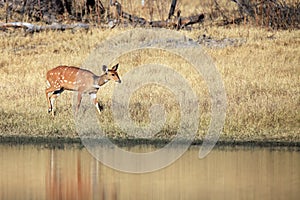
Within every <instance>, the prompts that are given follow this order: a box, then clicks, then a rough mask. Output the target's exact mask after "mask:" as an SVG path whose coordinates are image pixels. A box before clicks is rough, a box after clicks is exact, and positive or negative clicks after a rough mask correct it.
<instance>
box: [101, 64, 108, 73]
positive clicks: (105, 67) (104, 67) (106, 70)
mask: <svg viewBox="0 0 300 200" xmlns="http://www.w3.org/2000/svg"><path fill="white" fill-rule="evenodd" d="M102 70H103V71H104V72H105V73H107V72H108V68H107V66H106V65H103V66H102Z"/></svg>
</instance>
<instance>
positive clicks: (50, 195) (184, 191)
mask: <svg viewBox="0 0 300 200" xmlns="http://www.w3.org/2000/svg"><path fill="white" fill-rule="evenodd" d="M133 150H134V151H138V152H139V151H140V152H145V151H151V150H153V148H152V147H149V146H138V147H134V148H133ZM198 150H199V148H198V147H192V148H190V150H189V151H187V152H186V153H185V154H184V155H183V156H182V157H181V158H180V159H179V160H177V161H176V162H175V163H173V164H172V165H170V166H168V167H166V168H164V169H162V170H159V171H156V172H152V173H146V174H129V173H123V172H119V171H115V170H113V169H111V168H109V167H106V166H104V165H102V164H101V163H99V162H97V161H96V160H95V159H94V158H93V157H92V156H91V155H90V154H89V153H88V151H87V150H86V149H85V148H81V149H80V148H77V147H72V146H69V147H65V148H63V149H58V148H55V149H53V148H45V147H42V146H33V145H22V146H10V145H0V161H1V164H0V199H3V200H10V199H12V200H18V199H22V200H23V199H24V200H25V199H39V200H41V199H51V200H52V199H72V200H75V199H86V200H89V199H112V200H114V199H130V200H131V199H155V200H156V199H174V200H176V199H184V200H185V199H188V200H193V199H284V200H286V199H299V196H300V152H299V151H295V150H286V149H275V150H274V149H273V150H272V149H270V148H215V149H214V150H213V151H212V152H211V153H210V154H209V155H208V156H207V157H206V158H204V159H202V160H200V159H198V157H197V156H198Z"/></svg>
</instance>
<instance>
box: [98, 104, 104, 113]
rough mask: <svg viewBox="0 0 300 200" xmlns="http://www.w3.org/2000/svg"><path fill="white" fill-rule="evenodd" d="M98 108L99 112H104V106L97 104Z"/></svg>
mask: <svg viewBox="0 0 300 200" xmlns="http://www.w3.org/2000/svg"><path fill="white" fill-rule="evenodd" d="M98 108H99V111H100V112H101V111H103V110H104V106H103V105H100V104H98Z"/></svg>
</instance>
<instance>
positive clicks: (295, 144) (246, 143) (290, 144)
mask: <svg viewBox="0 0 300 200" xmlns="http://www.w3.org/2000/svg"><path fill="white" fill-rule="evenodd" d="M109 139H110V140H111V141H112V142H113V143H114V144H116V145H118V146H126V147H130V146H136V145H153V146H156V147H162V146H164V145H167V144H168V143H169V142H170V141H171V140H168V139H159V138H157V139H152V138H151V139H145V138H132V139H130V138H124V139H122V138H118V139H114V138H109ZM202 142H203V140H201V139H195V140H193V142H192V144H191V146H200V145H202ZM3 144H8V145H46V146H49V147H62V146H65V145H79V146H81V147H84V145H83V143H82V141H81V138H80V137H75V138H71V137H43V136H37V137H34V136H0V145H3ZM216 146H217V147H282V148H297V149H298V148H299V150H300V141H279V140H265V141H261V140H230V141H229V140H218V142H217V143H216Z"/></svg>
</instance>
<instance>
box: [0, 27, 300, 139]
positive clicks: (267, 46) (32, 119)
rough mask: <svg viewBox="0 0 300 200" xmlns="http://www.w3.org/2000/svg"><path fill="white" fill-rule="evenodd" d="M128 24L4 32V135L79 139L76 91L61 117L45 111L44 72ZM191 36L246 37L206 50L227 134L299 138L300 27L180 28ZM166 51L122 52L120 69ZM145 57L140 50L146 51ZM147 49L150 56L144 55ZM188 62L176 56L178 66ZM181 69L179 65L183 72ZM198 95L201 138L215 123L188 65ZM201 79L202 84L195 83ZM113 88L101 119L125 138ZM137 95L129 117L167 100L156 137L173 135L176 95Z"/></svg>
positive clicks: (79, 57) (142, 116) (139, 117)
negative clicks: (219, 86)
mask: <svg viewBox="0 0 300 200" xmlns="http://www.w3.org/2000/svg"><path fill="white" fill-rule="evenodd" d="M122 31H123V30H118V29H115V30H105V31H103V30H91V31H89V32H76V33H71V32H63V33H61V32H43V33H39V34H34V35H31V36H25V35H24V34H23V33H22V32H17V31H15V32H13V33H3V32H2V33H1V46H2V49H1V60H0V72H1V73H0V79H1V84H0V89H1V96H0V98H1V101H0V113H1V114H0V118H1V120H0V131H1V135H30V136H38V135H39V136H64V137H77V135H76V131H75V125H74V119H73V115H72V106H71V104H72V93H71V92H64V93H63V95H61V96H60V97H59V99H58V100H57V116H56V118H55V119H52V118H51V117H50V116H49V115H48V114H47V104H46V98H45V93H44V89H45V88H46V84H45V73H46V71H47V70H49V69H51V68H52V67H55V66H57V65H61V64H66V65H75V66H80V65H81V63H82V62H83V61H84V60H85V59H86V57H87V56H88V55H89V53H90V52H91V51H92V50H93V49H94V48H95V47H96V46H97V44H98V43H99V42H100V41H102V40H103V39H105V38H106V37H107V36H108V35H113V34H118V33H119V32H122ZM182 33H183V34H186V35H188V36H189V37H191V38H193V39H197V38H198V37H199V36H201V35H202V34H206V35H211V36H214V37H215V38H217V39H222V38H228V37H230V38H244V39H246V42H245V43H244V44H242V45H241V46H237V47H226V48H222V49H221V48H220V49H209V48H206V49H205V50H206V52H207V53H208V54H209V55H210V56H211V57H212V58H213V59H214V61H215V64H216V66H217V68H218V70H219V71H220V73H221V75H222V77H223V80H224V85H225V88H226V92H227V98H228V108H227V113H226V114H227V118H226V123H225V127H224V133H223V135H222V138H223V139H224V140H230V139H235V140H287V141H291V140H294V141H295V140H296V141H299V139H300V137H299V136H300V135H299V104H300V99H299V93H300V91H299V88H300V87H299V83H300V82H299V79H300V73H299V63H300V60H299V59H300V58H299V54H300V48H299V46H300V45H299V44H300V38H299V31H292V32H289V31H277V32H268V31H265V30H262V29H256V28H251V27H247V28H246V29H244V28H239V27H231V28H208V29H205V30H197V31H192V32H186V31H182ZM162 53H163V52H158V53H157V52H156V53H155V52H140V53H139V54H133V55H132V56H130V59H129V57H128V56H127V57H126V56H124V57H121V58H119V62H120V69H119V70H120V72H119V73H120V75H121V76H122V74H125V73H126V72H127V71H129V70H130V69H132V68H133V67H134V66H137V65H139V64H142V63H147V59H158V60H159V59H160V58H162V56H163V58H164V59H163V60H160V61H161V62H164V64H166V65H169V64H170V63H174V59H176V58H174V57H172V55H167V54H165V55H162ZM142 55H143V56H142ZM144 55H148V56H149V57H148V58H147V57H145V56H144ZM181 62H183V61H180V60H178V59H177V60H176V63H177V65H175V64H172V65H171V66H172V67H174V69H177V70H178V69H179V66H180V65H181V64H184V63H181ZM179 71H180V70H179ZM181 73H182V74H183V75H184V76H186V78H187V79H189V82H190V83H191V85H193V89H194V90H196V91H197V94H198V95H199V96H201V98H200V99H201V101H200V105H199V108H200V109H201V122H200V125H201V128H200V130H199V138H202V137H203V135H204V134H205V131H206V130H207V126H208V124H209V121H210V109H209V108H210V100H209V97H208V93H207V90H206V87H205V84H203V83H201V80H199V79H197V78H193V77H192V78H189V74H192V73H191V72H190V71H189V70H186V71H184V70H183V71H181ZM199 82H200V83H201V84H198V83H199ZM113 87H114V84H113V83H109V84H108V85H107V86H105V87H104V88H103V89H101V92H100V93H99V98H100V99H101V100H102V102H103V104H104V105H105V106H106V109H105V110H104V112H103V114H102V115H101V116H99V120H100V121H101V122H102V124H103V126H105V127H106V130H107V131H108V133H109V134H110V135H111V136H115V137H127V136H126V135H125V134H124V133H122V131H120V130H119V129H118V128H117V127H115V125H113V119H112V116H111V111H110V110H109V108H110V105H111V102H110V98H108V97H107V96H109V94H110V90H112V89H113ZM147 87H148V88H145V89H144V90H141V91H140V92H137V93H135V94H133V96H132V99H131V104H130V115H131V116H132V118H133V120H135V121H136V123H137V124H140V125H145V124H147V123H148V122H149V117H148V114H149V113H148V108H149V107H150V106H151V105H153V104H156V103H162V104H164V105H165V106H166V111H167V112H168V114H167V121H166V125H165V126H164V129H163V131H162V132H161V133H160V134H159V135H158V136H157V137H171V136H172V135H173V133H175V132H176V128H177V127H178V121H179V119H178V117H179V116H180V115H179V113H178V104H177V103H176V101H174V98H173V97H172V95H171V93H170V92H169V91H167V90H166V89H164V88H161V87H159V86H155V85H152V86H147Z"/></svg>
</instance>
